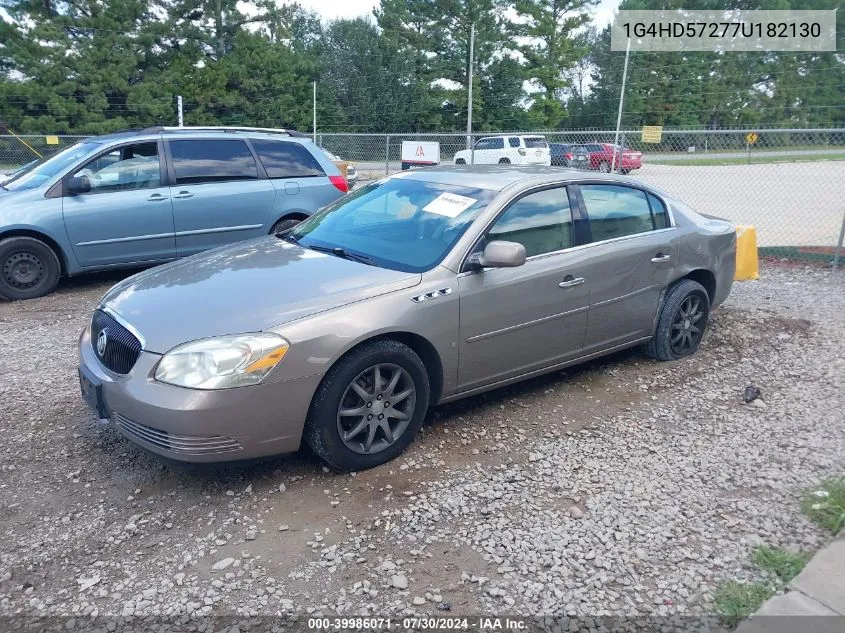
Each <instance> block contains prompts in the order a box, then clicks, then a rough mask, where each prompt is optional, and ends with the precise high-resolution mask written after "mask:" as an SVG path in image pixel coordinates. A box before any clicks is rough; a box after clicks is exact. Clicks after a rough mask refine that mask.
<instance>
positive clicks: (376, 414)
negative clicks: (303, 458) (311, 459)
mask: <svg viewBox="0 0 845 633" xmlns="http://www.w3.org/2000/svg"><path fill="white" fill-rule="evenodd" d="M429 390H430V387H429V380H428V373H427V372H426V368H425V365H424V364H423V362H422V360H421V359H420V357H419V356H418V355H417V354H416V353H415V352H414V351H413V350H412V349H411V348H409V347H408V346H407V345H404V344H402V343H399V342H398V341H392V340H381V341H373V342H370V343H366V344H364V345H362V346H361V347H359V348H358V349H356V350H354V351H353V352H351V353H350V354H349V355H348V356H346V357H345V358H343V359H341V360H340V361H339V362H338V363H337V364H336V365H335V366H334V367H332V368H331V369H330V370H329V372H328V373H327V374H326V376H325V378H323V381H322V382H321V383H320V387H319V388H318V389H317V392H316V393H315V394H314V399H313V401H312V404H311V410H310V411H309V413H308V419H307V421H306V423H305V430H304V437H305V441H306V442H307V443H308V445H309V446H310V447H311V449H312V450H313V451H314V452H315V453H316V454H317V455H318V456H319V457H320V458H322V459H323V461H325V462H326V463H328V464H329V465H330V466H333V467H334V468H337V469H338V470H342V471H350V470H364V469H367V468H373V467H374V466H379V465H381V464H384V463H385V462H388V461H390V460H391V459H393V458H395V457H396V456H398V455H399V454H400V453H402V451H404V450H405V449H406V448H407V447H408V445H409V444H410V443H411V442H412V441H413V439H414V436H415V435H416V434H417V432H418V431H419V429H420V427H421V426H422V423H423V420H424V419H425V415H426V412H427V410H428V403H429V395H430V391H429Z"/></svg>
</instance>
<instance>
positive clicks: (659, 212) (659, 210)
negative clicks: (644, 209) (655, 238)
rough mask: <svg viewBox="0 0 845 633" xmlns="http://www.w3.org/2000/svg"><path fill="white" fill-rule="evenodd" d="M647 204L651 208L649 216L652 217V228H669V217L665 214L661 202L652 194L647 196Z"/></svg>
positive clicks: (664, 207)
mask: <svg viewBox="0 0 845 633" xmlns="http://www.w3.org/2000/svg"><path fill="white" fill-rule="evenodd" d="M648 204H649V206H650V207H651V215H652V216H654V228H656V229H667V228H669V215H668V214H667V213H666V205H665V204H663V200H661V199H660V198H658V197H657V196H655V195H654V194H651V193H650V194H648Z"/></svg>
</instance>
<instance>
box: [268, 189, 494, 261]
mask: <svg viewBox="0 0 845 633" xmlns="http://www.w3.org/2000/svg"><path fill="white" fill-rule="evenodd" d="M496 193H497V192H496V191H493V190H490V189H479V188H475V187H465V186H458V185H444V184H441V183H438V182H427V181H424V180H416V179H414V178H404V177H402V176H397V177H393V178H387V179H384V180H380V181H378V182H374V183H372V184H369V185H366V186H365V187H362V188H361V189H359V190H358V191H356V192H354V193H351V194H349V195H347V196H344V197H343V198H340V199H339V200H338V201H337V202H335V203H333V204H331V205H329V206H328V207H326V208H324V209H322V210H321V211H319V212H317V213H315V214H314V215H312V216H311V217H310V218H309V219H307V220H305V221H304V222H302V223H301V224H299V225H297V226H296V227H295V228H294V229H292V230H291V231H290V232H289V233H287V234H285V235H284V236H283V238H284V239H287V240H288V241H290V242H294V243H296V244H299V245H301V246H304V247H306V248H313V249H314V250H319V251H322V252H328V253H333V254H335V255H337V256H338V257H348V258H349V259H356V260H358V261H366V262H367V263H371V264H373V265H376V266H381V267H383V268H391V269H393V270H401V271H404V272H424V271H426V270H430V269H431V268H433V267H434V266H436V265H437V264H439V263H440V262H441V261H442V260H443V258H444V257H446V255H447V254H448V253H449V251H450V250H451V249H452V247H453V246H454V245H455V242H457V241H458V239H459V238H460V237H461V235H463V234H464V231H466V229H467V227H469V225H470V224H471V223H472V221H473V220H474V219H475V218H476V217H477V216H478V214H479V213H481V211H482V210H483V209H484V208H485V207H486V206H487V205H488V204H489V203H490V201H491V200H492V199H493V198H494V197H495V196H496Z"/></svg>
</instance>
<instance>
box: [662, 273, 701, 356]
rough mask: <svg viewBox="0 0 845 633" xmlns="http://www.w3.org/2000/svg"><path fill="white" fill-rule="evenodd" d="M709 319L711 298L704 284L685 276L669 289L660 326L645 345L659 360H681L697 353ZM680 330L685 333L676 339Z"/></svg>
mask: <svg viewBox="0 0 845 633" xmlns="http://www.w3.org/2000/svg"><path fill="white" fill-rule="evenodd" d="M685 312H691V318H690V317H687V316H685V315H684V313H685ZM709 320H710V298H709V297H708V295H707V291H706V290H705V289H704V286H702V285H701V284H700V283H698V282H697V281H693V280H692V279H682V280H681V281H679V282H678V283H676V284H675V285H673V286H671V287H670V288H669V289H668V290H667V291H666V298H665V300H664V301H663V306H662V307H661V308H660V316H659V317H658V319H657V329H656V330H655V332H654V337H653V338H652V339H651V341H649V343H648V345H647V346H646V352H647V353H648V355H649V356H651V357H652V358H655V359H657V360H660V361H666V360H678V359H679V358H683V357H685V356H689V355H691V354H694V353H695V352H696V350H698V346H699V345H700V344H701V340H702V338H703V337H704V331H705V330H706V329H707V323H708V321H709ZM678 333H680V334H681V335H682V338H681V340H680V341H676V340H675V339H676V338H677V336H678ZM687 335H689V338H687Z"/></svg>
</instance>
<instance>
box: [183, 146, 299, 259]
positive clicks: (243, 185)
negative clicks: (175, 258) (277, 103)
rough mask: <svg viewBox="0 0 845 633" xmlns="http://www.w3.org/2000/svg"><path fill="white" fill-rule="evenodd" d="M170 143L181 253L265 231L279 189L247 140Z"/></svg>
mask: <svg viewBox="0 0 845 633" xmlns="http://www.w3.org/2000/svg"><path fill="white" fill-rule="evenodd" d="M168 145H169V150H170V158H171V162H172V163H173V172H174V173H173V175H174V178H175V185H174V186H172V187H171V188H170V190H171V193H172V196H173V217H174V223H175V227H176V251H177V253H178V255H179V257H185V256H186V255H193V254H194V253H199V252H201V251H204V250H207V249H209V248H215V247H217V246H222V245H224V244H231V243H232V242H237V241H240V240H245V239H249V238H251V237H257V236H259V235H263V234H264V232H265V225H266V224H267V223H268V221H269V219H270V216H271V215H272V212H273V206H274V199H275V196H276V190H275V188H274V187H273V184H272V183H271V182H270V181H269V180H268V179H267V178H265V177H263V171H262V172H259V169H258V165H257V163H256V161H255V158H254V157H253V155H252V152H251V151H250V149H249V147H248V146H247V144H246V142H245V141H243V140H242V139H184V140H181V139H180V140H172V141H168ZM281 195H285V194H284V193H281Z"/></svg>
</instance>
